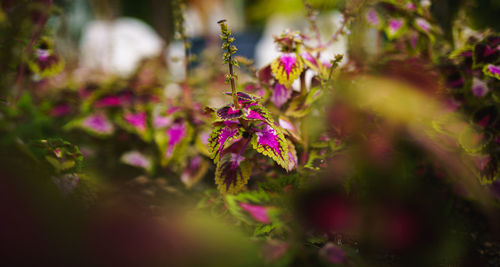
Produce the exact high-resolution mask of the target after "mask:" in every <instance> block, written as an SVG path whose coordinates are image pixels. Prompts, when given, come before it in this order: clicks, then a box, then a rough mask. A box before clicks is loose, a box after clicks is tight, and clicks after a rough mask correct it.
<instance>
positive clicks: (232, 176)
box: [215, 153, 251, 194]
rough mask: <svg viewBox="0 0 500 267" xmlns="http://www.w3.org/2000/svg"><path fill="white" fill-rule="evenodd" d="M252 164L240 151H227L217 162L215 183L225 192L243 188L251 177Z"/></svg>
mask: <svg viewBox="0 0 500 267" xmlns="http://www.w3.org/2000/svg"><path fill="white" fill-rule="evenodd" d="M250 174H251V168H250V164H249V163H248V162H247V161H245V157H243V156H242V155H240V154H238V153H227V154H225V155H224V157H222V159H221V160H220V161H219V163H218V164H217V169H216V170H215V183H216V184H217V188H218V189H219V191H220V192H221V193H223V194H226V193H228V194H234V193H237V192H238V191H240V190H241V189H243V187H244V186H245V185H246V183H247V182H248V179H249V178H250Z"/></svg>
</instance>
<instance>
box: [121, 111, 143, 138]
mask: <svg viewBox="0 0 500 267" xmlns="http://www.w3.org/2000/svg"><path fill="white" fill-rule="evenodd" d="M123 118H124V119H125V121H126V122H127V123H128V124H130V125H131V126H133V127H134V128H135V129H136V130H137V131H138V132H142V133H143V132H145V131H146V127H147V122H146V112H139V113H127V114H125V115H124V116H123Z"/></svg>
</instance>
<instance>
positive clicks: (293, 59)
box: [271, 53, 304, 89]
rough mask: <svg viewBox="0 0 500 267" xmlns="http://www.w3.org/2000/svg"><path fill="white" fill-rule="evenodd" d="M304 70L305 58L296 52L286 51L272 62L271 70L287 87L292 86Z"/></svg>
mask: <svg viewBox="0 0 500 267" xmlns="http://www.w3.org/2000/svg"><path fill="white" fill-rule="evenodd" d="M303 70H304V63H303V59H302V58H301V57H300V56H297V55H296V54H295V53H284V54H282V55H281V56H279V57H278V58H276V59H275V60H274V61H273V62H272V63H271V71H272V73H273V75H274V77H275V78H276V79H277V80H278V82H279V83H280V84H283V85H284V86H285V87H286V88H287V89H289V88H290V87H291V86H292V83H293V81H295V80H296V79H297V78H298V77H299V76H300V74H301V73H302V71H303Z"/></svg>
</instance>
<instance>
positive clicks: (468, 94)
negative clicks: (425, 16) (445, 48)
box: [441, 33, 500, 184]
mask: <svg viewBox="0 0 500 267" xmlns="http://www.w3.org/2000/svg"><path fill="white" fill-rule="evenodd" d="M499 49H500V36H498V35H496V34H488V33H487V34H485V35H484V36H483V38H482V39H481V40H474V39H473V38H471V39H470V40H468V41H467V43H465V44H464V45H463V47H461V48H459V49H456V50H455V51H453V52H451V53H450V54H449V56H448V58H446V59H445V60H444V61H443V62H442V63H441V71H442V73H443V76H444V79H445V81H446V85H447V87H448V88H449V90H448V94H449V96H450V98H451V99H450V101H451V106H452V108H454V109H458V110H460V111H462V112H464V113H465V114H467V115H468V116H469V117H470V120H471V124H472V126H473V127H474V129H477V133H469V132H466V131H464V132H463V133H462V134H461V135H460V145H461V146H462V148H463V149H464V151H465V152H467V153H470V154H472V155H473V156H474V158H475V159H476V167H477V170H478V177H479V179H480V181H481V182H482V183H484V184H490V183H492V182H494V181H496V180H497V179H498V177H499V174H500V171H499V170H500V166H499V165H498V160H499V159H500V153H498V151H499V148H500V131H499V120H498V117H499V115H498V114H499V112H500V111H499V109H498V97H499V95H498V88H500V75H499V74H500V72H499V70H500V67H499V65H500V50H499Z"/></svg>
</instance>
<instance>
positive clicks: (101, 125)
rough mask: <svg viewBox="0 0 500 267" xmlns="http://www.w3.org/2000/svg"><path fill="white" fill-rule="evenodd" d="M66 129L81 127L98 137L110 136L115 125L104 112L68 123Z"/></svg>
mask: <svg viewBox="0 0 500 267" xmlns="http://www.w3.org/2000/svg"><path fill="white" fill-rule="evenodd" d="M65 128H66V129H72V128H81V129H83V130H85V131H87V132H88V133H90V134H92V135H96V136H99V137H104V136H110V135H112V134H113V133H114V131H115V127H114V125H113V124H112V123H111V121H110V120H109V119H108V117H107V116H106V114H104V113H95V114H91V115H88V116H86V117H84V118H82V119H78V120H75V121H72V122H70V123H68V124H67V125H66V126H65Z"/></svg>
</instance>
